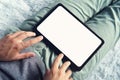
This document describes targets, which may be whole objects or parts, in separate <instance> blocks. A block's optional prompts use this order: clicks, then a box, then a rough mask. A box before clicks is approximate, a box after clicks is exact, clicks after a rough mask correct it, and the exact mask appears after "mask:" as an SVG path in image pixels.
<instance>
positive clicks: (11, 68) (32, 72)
mask: <svg viewBox="0 0 120 80" xmlns="http://www.w3.org/2000/svg"><path fill="white" fill-rule="evenodd" d="M40 63H42V62H41V60H40V58H39V57H37V56H36V57H32V58H29V59H24V60H20V61H12V62H0V80H42V76H43V75H42V74H41V69H40V65H43V63H42V64H40Z"/></svg>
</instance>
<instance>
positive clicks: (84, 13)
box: [0, 0, 120, 80]
mask: <svg viewBox="0 0 120 80" xmlns="http://www.w3.org/2000/svg"><path fill="white" fill-rule="evenodd" d="M59 2H60V3H62V4H64V5H65V6H66V7H67V8H68V9H69V10H70V11H71V12H72V13H73V14H75V15H76V16H77V17H78V18H79V19H80V20H81V21H82V22H84V23H85V24H86V25H87V26H88V27H89V28H90V29H92V30H93V31H94V32H95V33H96V34H98V35H99V36H100V37H101V38H102V39H103V40H104V41H105V44H104V45H103V46H102V48H101V49H100V50H99V51H98V52H97V53H96V55H95V56H94V57H93V58H92V59H91V60H90V61H89V62H88V64H86V65H85V67H84V68H83V69H82V70H81V71H77V72H73V75H72V77H73V78H74V80H85V79H86V78H87V76H88V75H89V74H90V73H91V71H92V70H93V69H94V68H95V67H96V66H97V65H98V63H99V62H100V60H102V58H103V57H104V56H105V55H106V54H107V52H108V51H109V50H110V49H111V48H113V47H114V45H115V44H116V42H117V41H118V39H119V35H120V31H119V30H120V23H119V21H120V14H119V12H120V6H119V5H120V1H119V0H114V1H113V0H89V1H88V0H56V2H55V3H52V4H50V5H48V6H47V7H44V8H42V9H40V11H39V12H37V14H36V15H34V16H33V17H31V18H30V19H28V20H26V21H25V22H24V23H23V24H22V25H21V27H20V29H21V30H26V31H32V29H33V27H34V26H35V25H36V24H37V23H38V22H39V21H40V20H41V19H42V18H43V16H44V15H45V14H46V13H47V12H48V11H49V10H50V9H51V8H52V7H54V6H55V5H56V4H57V3H59ZM32 50H33V51H34V52H35V53H36V54H38V55H39V56H40V58H41V60H42V61H43V62H44V64H42V65H43V66H44V67H41V65H40V63H41V62H40V61H41V60H40V61H39V60H35V61H34V59H33V58H31V61H30V62H29V60H30V59H26V60H25V61H24V60H23V61H17V62H16V63H14V62H10V63H9V64H12V67H13V66H14V65H16V64H20V65H17V66H16V71H17V72H18V74H17V73H16V75H17V77H16V75H14V73H10V72H11V70H12V68H11V70H10V69H9V68H8V67H5V68H4V67H3V66H1V68H0V69H1V70H2V72H1V75H2V76H6V73H7V77H4V78H3V77H1V79H5V80H9V78H11V79H13V80H14V79H15V80H17V79H18V78H19V79H22V80H34V79H33V78H32V77H34V78H35V76H37V77H39V78H40V77H41V76H40V74H43V75H44V73H45V70H44V69H49V68H51V64H52V63H53V60H54V59H55V57H56V56H57V55H56V53H55V51H54V50H52V49H51V48H50V46H49V45H45V44H44V42H41V43H38V44H36V45H34V46H32ZM28 51H29V50H28ZM35 59H36V58H35ZM32 60H33V62H32ZM34 63H37V65H36V66H38V65H39V67H36V66H35V65H34V66H31V65H32V64H34ZM2 65H5V64H3V63H2ZM7 65H8V64H7ZM29 65H30V66H31V67H32V68H30V67H28V66H29ZM21 67H22V70H21ZM39 68H42V70H40V72H38V71H39ZM19 69H20V70H19ZM24 69H26V70H25V73H24ZM34 70H35V71H34ZM32 71H33V72H34V73H35V75H32V74H33V72H32ZM9 73H10V74H9ZM9 75H10V76H9ZM23 75H25V76H23ZM38 75H39V76H38ZM31 76H32V77H31ZM8 77H9V78H8ZM19 79H18V80H19ZM35 79H36V78H35ZM36 80H37V79H36Z"/></svg>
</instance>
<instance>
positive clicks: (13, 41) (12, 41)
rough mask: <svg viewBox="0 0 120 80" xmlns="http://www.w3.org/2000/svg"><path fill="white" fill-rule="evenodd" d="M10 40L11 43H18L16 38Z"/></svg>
mask: <svg viewBox="0 0 120 80" xmlns="http://www.w3.org/2000/svg"><path fill="white" fill-rule="evenodd" d="M9 41H10V42H11V43H13V44H16V43H17V40H15V39H10V38H9Z"/></svg>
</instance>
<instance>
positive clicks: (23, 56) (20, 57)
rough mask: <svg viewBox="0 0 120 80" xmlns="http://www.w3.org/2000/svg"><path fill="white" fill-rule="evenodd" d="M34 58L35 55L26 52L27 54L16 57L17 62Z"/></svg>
mask: <svg viewBox="0 0 120 80" xmlns="http://www.w3.org/2000/svg"><path fill="white" fill-rule="evenodd" d="M34 56H35V53H33V52H26V53H22V54H19V55H18V56H16V57H15V60H21V59H25V58H30V57H34Z"/></svg>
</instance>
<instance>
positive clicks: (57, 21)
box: [37, 6, 101, 67]
mask: <svg viewBox="0 0 120 80" xmlns="http://www.w3.org/2000/svg"><path fill="white" fill-rule="evenodd" d="M37 29H38V31H39V32H40V33H42V34H43V35H44V36H45V37H46V38H47V39H48V40H49V41H50V42H52V43H53V44H54V45H55V46H56V47H57V48H58V49H59V50H61V51H62V52H63V53H64V54H65V55H66V56H67V57H68V58H69V59H70V60H71V61H72V62H74V63H75V64H76V65H77V66H78V67H80V66H81V65H82V64H83V63H84V62H85V61H86V60H87V59H88V57H89V56H90V55H91V54H92V53H93V52H94V51H95V50H96V48H97V47H98V46H99V45H100V44H101V40H100V39H99V38H98V37H96V36H95V35H94V34H93V33H92V32H91V31H89V30H88V29H87V28H86V27H85V26H84V25H83V24H81V23H80V22H79V21H78V20H77V19H76V18H74V17H73V16H72V15H71V14H70V13H69V12H67V11H66V10H65V9H64V8H63V7H62V6H59V7H58V8H57V9H55V10H54V11H53V12H52V13H51V14H50V15H49V16H48V17H47V18H46V19H45V20H44V21H43V22H42V23H41V24H40V25H39V26H38V28H37Z"/></svg>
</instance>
